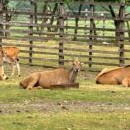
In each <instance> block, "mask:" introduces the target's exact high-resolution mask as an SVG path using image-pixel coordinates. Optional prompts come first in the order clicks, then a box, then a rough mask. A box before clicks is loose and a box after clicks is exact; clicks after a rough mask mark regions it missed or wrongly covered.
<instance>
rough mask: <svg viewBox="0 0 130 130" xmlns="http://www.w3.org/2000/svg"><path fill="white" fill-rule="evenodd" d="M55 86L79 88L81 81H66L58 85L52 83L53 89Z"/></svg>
mask: <svg viewBox="0 0 130 130" xmlns="http://www.w3.org/2000/svg"><path fill="white" fill-rule="evenodd" d="M55 88H62V89H66V88H79V83H64V84H56V85H51V89H55Z"/></svg>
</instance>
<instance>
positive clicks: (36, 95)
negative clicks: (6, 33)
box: [0, 65, 130, 130]
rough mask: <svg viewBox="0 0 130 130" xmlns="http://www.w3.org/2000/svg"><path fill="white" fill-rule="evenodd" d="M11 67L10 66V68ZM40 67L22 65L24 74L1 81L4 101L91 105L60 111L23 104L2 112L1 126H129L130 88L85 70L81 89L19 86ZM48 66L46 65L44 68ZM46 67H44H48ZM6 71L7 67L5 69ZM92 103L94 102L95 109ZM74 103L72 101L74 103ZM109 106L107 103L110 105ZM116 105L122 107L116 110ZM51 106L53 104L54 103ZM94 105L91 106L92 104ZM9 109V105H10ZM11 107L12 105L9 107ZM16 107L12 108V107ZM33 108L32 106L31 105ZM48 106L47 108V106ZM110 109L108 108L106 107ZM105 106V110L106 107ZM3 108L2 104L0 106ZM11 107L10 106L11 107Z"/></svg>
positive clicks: (100, 129) (48, 129)
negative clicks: (100, 79)
mask: <svg viewBox="0 0 130 130" xmlns="http://www.w3.org/2000/svg"><path fill="white" fill-rule="evenodd" d="M6 69H7V68H6ZM40 69H43V68H40V67H29V66H22V65H21V70H22V72H23V73H22V76H21V77H17V76H15V77H10V79H8V80H6V81H1V82H0V104H1V105H4V104H14V105H19V104H21V105H22V104H23V105H24V104H25V102H29V103H34V104H35V103H43V104H44V102H45V103H47V102H48V103H54V104H57V103H58V102H64V101H67V102H69V101H70V102H71V101H72V102H73V101H74V102H76V101H77V102H79V101H80V102H83V103H89V104H90V106H88V107H86V108H84V109H83V110H81V111H79V110H76V108H75V107H74V109H75V111H71V110H70V109H69V110H65V109H60V111H58V110H57V111H55V110H54V111H46V110H44V109H42V110H41V111H39V109H37V108H35V109H31V110H30V111H26V109H25V108H24V106H23V110H21V109H22V108H21V109H20V110H21V112H18V111H17V109H18V108H17V107H18V106H16V109H15V110H14V111H13V110H12V112H7V113H6V112H5V113H4V112H3V109H2V112H1V113H0V130H8V129H9V130H23V129H24V130H123V129H125V130H129V129H130V124H129V120H130V111H129V110H127V109H122V107H120V106H122V105H124V106H129V105H130V89H129V88H125V87H123V86H119V85H97V84H95V81H94V77H95V74H92V75H91V79H89V78H87V79H85V78H86V77H84V76H83V75H84V72H80V75H79V77H78V82H79V83H80V88H79V89H72V88H71V89H65V90H62V89H57V90H47V89H33V90H24V89H20V88H19V82H20V80H21V79H23V78H24V76H25V75H27V74H29V73H31V72H34V71H36V70H40ZM44 69H45V68H44ZM44 69H43V70H44ZM5 71H6V70H5ZM91 103H92V104H94V108H93V109H97V111H96V110H94V111H91V109H90V108H92V107H93V106H91ZM102 104H111V105H107V106H108V107H109V106H110V107H109V111H102V106H101V107H100V106H97V105H102ZM70 105H71V104H70ZM107 106H106V107H107ZM112 106H114V107H116V106H118V107H120V109H119V110H118V109H117V110H116V109H114V110H112ZM50 107H51V106H50ZM89 107H90V108H89ZM6 109H7V108H6ZM8 109H9V108H8ZM10 109H12V108H10ZM28 109H29V108H28ZM46 109H47V108H46ZM105 109H106V108H105ZM105 109H104V110H105ZM0 110H1V108H0ZM8 111H10V110H8Z"/></svg>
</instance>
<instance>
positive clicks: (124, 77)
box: [96, 65, 130, 86]
mask: <svg viewBox="0 0 130 130" xmlns="http://www.w3.org/2000/svg"><path fill="white" fill-rule="evenodd" d="M129 77H130V65H127V66H124V67H118V68H115V69H111V70H109V69H103V70H102V71H101V72H100V73H99V74H98V75H97V77H96V83H98V84H113V85H114V84H123V85H124V86H129Z"/></svg>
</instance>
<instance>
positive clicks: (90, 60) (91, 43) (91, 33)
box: [88, 4, 94, 68]
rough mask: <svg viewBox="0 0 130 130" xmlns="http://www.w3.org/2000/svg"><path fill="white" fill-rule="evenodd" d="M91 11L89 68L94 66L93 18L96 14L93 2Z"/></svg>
mask: <svg viewBox="0 0 130 130" xmlns="http://www.w3.org/2000/svg"><path fill="white" fill-rule="evenodd" d="M90 12H91V18H90V38H89V39H90V42H89V63H88V65H89V68H91V67H92V55H93V53H92V49H93V37H92V36H93V34H94V30H93V28H94V26H93V25H94V24H93V23H94V19H93V15H94V5H93V4H90Z"/></svg>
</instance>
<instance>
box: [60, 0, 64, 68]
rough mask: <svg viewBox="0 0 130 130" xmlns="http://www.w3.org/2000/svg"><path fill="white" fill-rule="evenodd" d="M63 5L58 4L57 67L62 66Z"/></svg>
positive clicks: (61, 3)
mask: <svg viewBox="0 0 130 130" xmlns="http://www.w3.org/2000/svg"><path fill="white" fill-rule="evenodd" d="M64 15H65V10H64V3H63V2H62V1H61V2H60V3H59V25H60V27H59V37H60V41H59V65H61V66H62V65H64V41H63V33H64Z"/></svg>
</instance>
